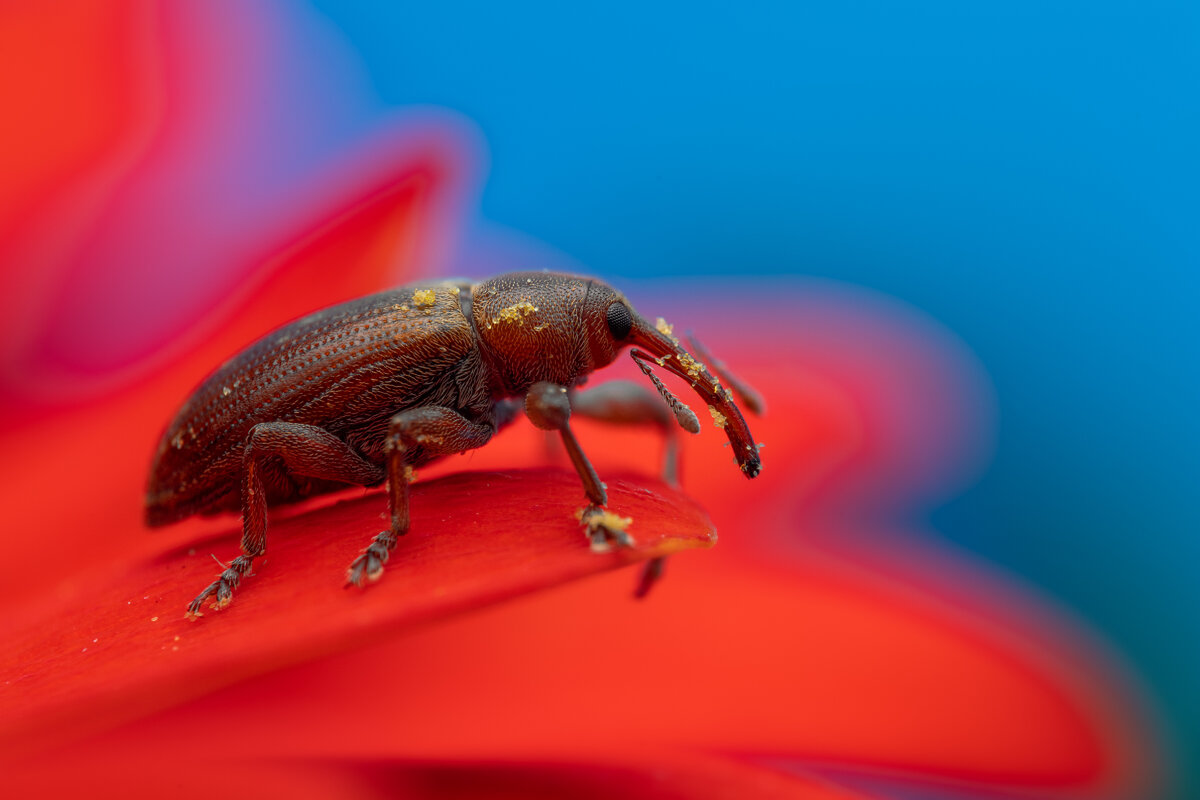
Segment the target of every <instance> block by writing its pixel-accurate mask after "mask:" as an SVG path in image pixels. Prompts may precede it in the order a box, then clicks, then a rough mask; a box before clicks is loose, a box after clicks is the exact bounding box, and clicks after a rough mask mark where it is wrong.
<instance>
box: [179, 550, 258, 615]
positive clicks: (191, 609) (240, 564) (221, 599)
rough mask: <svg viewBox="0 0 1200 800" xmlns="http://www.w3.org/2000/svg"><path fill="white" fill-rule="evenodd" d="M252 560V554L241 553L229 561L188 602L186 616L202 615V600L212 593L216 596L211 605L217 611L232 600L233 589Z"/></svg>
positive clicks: (248, 568) (240, 580) (248, 569)
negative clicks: (213, 579) (223, 568)
mask: <svg viewBox="0 0 1200 800" xmlns="http://www.w3.org/2000/svg"><path fill="white" fill-rule="evenodd" d="M253 561H254V556H249V555H241V556H238V557H237V558H235V559H234V560H233V561H231V562H230V563H229V566H228V567H226V569H225V571H224V572H222V573H221V574H220V576H219V577H218V578H217V579H216V580H215V581H213V582H212V583H210V584H209V585H208V586H206V587H205V588H204V591H202V592H201V593H200V594H198V595H196V599H194V600H192V602H191V603H189V604H188V608H187V618H188V619H191V620H194V619H196V618H197V617H203V616H204V612H203V611H201V609H202V608H203V607H204V601H205V600H207V599H208V598H210V597H212V596H213V595H216V598H215V599H214V600H213V601H212V604H211V607H212V608H213V609H215V610H217V611H220V610H221V609H223V608H225V606H227V605H229V604H230V603H231V602H233V590H234V589H236V588H237V587H238V584H240V583H241V582H242V577H243V576H245V575H246V573H248V572H249V571H250V564H251V563H252V562H253Z"/></svg>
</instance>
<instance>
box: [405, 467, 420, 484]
mask: <svg viewBox="0 0 1200 800" xmlns="http://www.w3.org/2000/svg"><path fill="white" fill-rule="evenodd" d="M416 479H417V471H416V470H415V469H413V468H412V467H410V466H408V465H407V464H405V465H404V480H405V481H406V482H407V483H412V482H413V481H415V480H416Z"/></svg>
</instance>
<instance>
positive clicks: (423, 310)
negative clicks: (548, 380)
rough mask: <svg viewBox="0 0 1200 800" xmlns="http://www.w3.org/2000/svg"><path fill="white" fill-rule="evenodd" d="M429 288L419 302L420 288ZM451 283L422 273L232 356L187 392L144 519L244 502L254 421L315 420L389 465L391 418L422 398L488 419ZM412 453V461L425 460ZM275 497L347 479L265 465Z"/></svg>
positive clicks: (162, 447) (153, 475)
mask: <svg viewBox="0 0 1200 800" xmlns="http://www.w3.org/2000/svg"><path fill="white" fill-rule="evenodd" d="M421 290H430V291H433V293H434V302H433V304H432V305H425V306H417V305H416V304H415V303H414V301H413V294H414V293H415V292H416V291H421ZM455 291H457V292H458V294H459V296H461V294H462V292H463V291H469V288H467V287H463V286H460V285H455V284H431V283H424V284H421V285H420V286H414V287H411V288H409V287H404V288H401V289H398V290H396V291H390V292H383V293H380V294H376V295H371V296H369V297H364V298H360V299H358V300H352V301H350V302H347V303H343V304H341V305H338V306H333V307H332V308H328V309H325V310H323V311H319V312H317V313H315V314H311V315H309V316H307V317H304V318H303V319H300V320H297V321H296V322H293V323H291V324H290V325H286V326H284V327H283V328H280V329H279V330H277V331H275V332H274V333H272V334H270V335H268V336H266V337H265V338H263V339H261V340H260V341H259V342H257V343H256V344H254V345H252V346H251V347H250V348H249V349H247V350H245V351H243V352H242V353H240V354H238V355H237V356H235V357H234V358H232V359H230V360H229V361H227V362H226V363H225V364H224V365H222V366H221V367H220V369H218V370H217V371H216V372H215V373H214V374H213V375H211V376H210V377H209V378H208V379H207V380H206V381H205V382H204V383H203V384H201V386H200V387H199V388H198V389H197V390H196V391H195V392H194V393H193V394H192V396H191V397H190V398H189V399H188V401H187V402H186V403H185V404H184V406H183V408H182V409H181V410H180V411H179V413H178V414H177V415H176V417H175V419H174V421H172V422H171V424H170V426H169V427H168V428H167V430H166V432H165V433H164V434H163V436H162V439H161V441H160V442H159V445H158V451H157V453H156V455H155V458H154V464H153V466H152V467H151V472H150V483H149V486H148V489H147V494H146V520H147V522H148V523H149V524H151V525H162V524H167V523H170V522H175V521H177V520H181V519H184V518H185V517H188V516H191V515H193V514H209V513H218V512H222V511H239V510H241V498H240V496H239V492H240V487H241V480H240V476H241V471H242V462H243V452H242V451H243V449H244V447H245V443H246V436H247V434H248V433H249V432H250V429H251V428H253V427H254V426H255V425H257V424H259V423H262V422H273V421H277V420H286V421H290V422H297V423H303V424H307V425H314V426H318V427H321V428H324V429H325V430H327V431H329V432H330V433H332V434H333V435H334V436H336V437H338V438H339V439H342V440H343V441H345V442H347V443H348V444H349V445H350V446H352V447H354V448H355V449H357V450H358V451H359V452H360V453H361V454H362V455H363V457H364V458H366V459H367V460H369V461H371V462H373V463H375V464H380V465H382V463H383V448H384V439H385V436H386V433H387V427H388V420H390V419H391V418H392V417H393V416H394V415H395V414H397V413H398V412H400V411H403V410H405V409H409V408H415V407H418V406H421V405H446V406H450V407H453V408H459V409H462V410H463V411H464V412H465V413H467V414H469V415H471V416H473V417H476V418H479V419H484V420H486V419H488V417H489V415H490V414H491V413H492V403H491V398H490V396H489V393H488V391H487V382H486V377H485V376H486V373H485V370H484V367H483V363H482V360H481V358H480V353H479V344H478V341H477V340H476V337H475V336H474V334H473V329H472V326H471V323H470V322H469V321H468V319H467V317H466V316H465V314H464V313H463V309H462V306H461V305H460V304H459V302H458V300H457V297H456V295H455ZM418 465H419V464H418V463H416V459H415V458H414V463H413V464H412V466H418ZM264 483H265V484H266V487H267V497H268V503H269V504H272V505H274V504H277V503H283V502H289V501H295V500H301V499H304V498H306V497H310V496H312V495H315V494H319V493H321V492H328V491H334V490H337V489H343V488H345V486H346V484H345V483H342V482H333V481H319V480H314V479H312V478H308V477H305V476H298V475H295V474H294V473H290V472H289V471H288V470H286V469H285V467H284V465H283V464H282V463H281V462H280V461H279V460H275V461H272V462H270V463H268V464H267V465H265V468H264Z"/></svg>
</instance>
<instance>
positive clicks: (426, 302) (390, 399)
mask: <svg viewBox="0 0 1200 800" xmlns="http://www.w3.org/2000/svg"><path fill="white" fill-rule="evenodd" d="M694 346H695V345H694ZM626 347H630V348H631V349H630V355H631V356H632V357H633V359H634V360H635V361H636V362H637V363H638V366H639V367H640V368H641V370H642V372H643V373H645V374H646V376H647V377H649V378H650V380H651V383H652V384H653V386H654V388H655V389H656V390H657V391H658V394H659V395H661V397H662V399H663V400H665V401H666V407H665V408H664V406H663V403H662V402H659V401H657V400H654V399H653V394H652V393H651V392H650V391H649V388H648V387H646V386H644V385H642V384H632V383H628V382H623V381H618V382H612V383H608V384H603V385H601V386H598V387H596V388H594V389H590V390H587V391H584V390H578V391H577V387H579V386H580V384H582V383H583V381H584V379H585V378H586V377H587V376H588V375H589V374H590V373H592V372H593V371H595V370H597V369H600V368H602V367H604V366H607V365H608V364H610V363H612V362H613V360H614V359H616V357H617V356H618V355H619V354H620V352H621V351H622V350H623V349H625V348H626ZM652 363H653V364H655V365H657V366H660V367H662V368H663V369H665V370H666V371H668V372H671V373H673V374H675V375H676V376H678V377H680V378H682V379H683V380H685V381H687V382H688V383H689V384H690V385H691V386H692V388H693V389H694V390H695V391H696V393H697V394H698V395H699V396H700V398H701V400H702V401H703V402H704V403H705V404H706V405H707V406H708V408H709V412H710V413H711V414H712V417H713V421H714V423H715V424H717V426H718V427H721V428H723V429H724V431H725V434H726V436H727V437H728V438H729V442H730V444H731V446H732V448H733V454H734V458H735V459H736V462H737V464H738V466H739V468H740V469H741V471H742V473H743V474H745V475H746V476H747V477H750V478H753V477H755V476H756V475H758V473H759V471H760V469H761V461H760V459H759V453H758V446H757V445H755V443H754V440H753V439H752V438H751V436H750V431H749V429H748V428H747V426H746V421H745V419H744V418H743V416H742V413H741V411H740V410H739V408H738V404H737V403H736V402H735V397H737V398H738V400H740V401H741V402H742V403H743V404H746V405H747V407H749V408H753V409H755V410H757V408H758V407H759V405H760V403H761V401H759V400H758V399H757V397H755V396H753V395H752V392H751V390H749V389H746V388H744V387H743V386H742V385H741V384H740V383H738V382H737V381H736V379H734V378H733V377H732V376H730V375H728V373H727V372H725V370H724V368H723V366H717V364H716V363H715V362H714V364H713V369H712V371H710V369H709V367H707V366H705V365H704V364H703V363H701V362H700V361H698V360H697V359H695V358H693V357H692V355H690V354H689V353H688V352H687V351H686V350H685V349H684V348H683V347H682V346H681V345H680V343H679V340H678V339H676V338H675V337H674V336H673V335H672V329H671V327H670V326H669V325H667V324H666V322H664V321H663V320H662V319H659V320H658V321H657V323H656V324H655V325H651V324H650V323H648V322H647V321H646V320H645V319H644V318H643V317H642V316H640V315H639V314H638V313H637V312H636V311H635V310H634V309H633V307H632V306H631V305H630V304H629V301H628V300H626V299H625V297H624V296H623V295H622V294H621V293H620V292H618V291H616V290H615V289H613V288H612V287H610V286H608V285H607V284H605V283H603V282H602V281H599V280H595V279H591V278H585V277H579V276H575V275H565V274H559V273H551V272H528V273H509V274H505V275H500V276H498V277H495V278H492V279H489V280H485V281H482V282H480V283H476V284H471V283H469V282H467V281H440V282H438V281H426V282H421V283H416V284H411V285H409V286H405V287H401V288H399V289H395V290H392V291H388V292H382V293H380V294H376V295H371V296H369V297H364V298H360V299H358V300H353V301H350V302H347V303H343V304H340V305H337V306H333V307H331V308H327V309H324V310H322V311H318V312H316V313H315V314H311V315H309V316H307V317H304V318H302V319H299V320H296V321H295V322H292V323H290V324H288V325H285V326H283V327H282V328H279V329H278V330H276V331H275V332H273V333H271V334H269V335H267V336H265V337H264V338H262V339H261V340H259V341H258V342H256V343H254V344H253V345H251V346H250V347H248V348H247V349H246V350H244V351H242V352H241V353H239V354H238V355H236V356H234V357H233V358H232V359H230V360H229V361H227V362H226V363H225V364H223V365H222V366H221V367H220V368H219V369H218V370H217V371H216V372H215V373H213V374H212V375H211V376H210V377H209V378H208V379H207V380H206V381H204V383H202V384H201V385H200V387H199V388H197V389H196V390H195V391H194V392H193V393H192V395H191V396H190V397H189V398H188V399H187V400H186V402H185V403H184V404H183V407H182V408H181V409H180V410H179V412H178V413H177V414H176V416H175V418H174V420H172V422H171V423H170V424H169V425H168V426H167V429H166V431H165V432H164V433H163V436H162V439H161V440H160V442H159V445H158V449H157V451H156V453H155V455H154V459H153V463H152V464H151V467H150V476H149V480H148V482H147V488H146V505H145V511H146V522H147V524H149V525H151V526H157V525H165V524H169V523H172V522H176V521H178V520H182V519H184V518H186V517H189V516H192V515H194V514H206V515H207V514H216V513H221V512H228V511H240V512H241V514H242V554H241V555H239V556H238V557H237V558H235V559H234V560H233V561H232V562H230V563H229V565H228V566H227V567H226V568H225V569H224V570H223V571H222V573H221V574H220V575H219V576H218V577H217V579H216V580H215V581H213V582H212V584H210V585H209V586H208V587H207V588H205V589H204V591H202V592H201V593H200V594H199V595H198V596H197V597H196V599H195V600H193V601H192V603H191V604H190V605H189V607H188V614H189V616H193V617H195V616H199V615H200V613H201V609H202V608H203V606H204V604H205V603H206V602H207V601H209V600H210V599H211V604H212V605H213V606H214V607H217V608H222V607H224V606H225V605H227V604H228V603H229V602H230V600H231V599H232V596H233V591H234V589H235V588H236V587H237V586H238V585H239V584H240V582H241V580H242V578H243V577H244V576H245V575H246V573H247V572H249V570H250V566H251V564H252V563H253V560H254V559H255V558H257V557H259V556H261V555H262V554H263V553H265V552H266V530H267V509H268V507H270V506H272V505H278V504H283V503H289V502H295V501H298V500H302V499H305V498H308V497H312V496H314V495H318V494H322V493H326V492H331V491H337V490H340V489H344V488H346V487H347V486H348V485H361V486H376V485H379V484H385V483H386V487H387V497H388V508H389V510H390V512H391V513H390V519H391V524H390V526H389V528H388V530H385V531H383V532H381V533H380V534H379V535H378V536H376V537H375V538H374V539H373V540H372V542H371V543H370V544H369V545H368V547H367V548H366V549H365V550H364V551H363V553H362V554H361V555H360V556H359V557H358V558H357V559H356V560H355V561H354V563H353V564H351V565H350V568H349V570H348V572H347V576H346V578H347V583H348V584H353V585H362V584H363V583H364V582H366V581H372V580H375V579H377V578H378V577H379V576H380V575H381V574H382V572H383V565H384V564H385V563H386V562H387V560H388V557H389V555H390V553H391V550H392V548H393V547H394V546H395V545H396V542H397V540H398V539H399V537H400V536H402V535H403V534H404V533H406V532H407V530H408V526H409V514H408V503H409V492H408V487H409V483H410V482H411V478H412V474H413V469H414V468H416V467H419V466H421V465H423V464H427V463H429V462H430V461H433V460H435V459H439V458H442V457H443V456H447V455H450V454H453V453H462V452H465V451H467V450H471V449H474V448H477V447H482V446H483V445H484V444H486V443H487V442H488V441H489V440H490V439H491V438H492V436H494V435H495V434H496V432H497V431H498V430H499V429H500V428H501V427H503V426H505V425H507V424H508V423H510V422H512V421H513V420H514V419H515V418H516V416H517V415H518V414H519V413H520V411H522V410H524V412H525V414H526V416H528V417H529V419H530V420H531V421H532V422H533V423H534V424H535V425H537V426H538V427H541V428H544V429H546V430H556V431H558V432H559V434H560V436H561V438H562V441H563V445H564V446H565V447H566V450H567V453H568V455H569V456H570V458H571V462H572V464H573V465H574V467H575V469H576V471H577V472H578V474H579V476H580V479H581V480H582V482H583V489H584V493H585V494H586V495H587V499H588V505H587V506H586V507H585V508H583V509H581V511H580V513H579V518H580V522H581V523H582V524H583V525H584V527H585V529H586V532H587V535H588V537H589V539H590V541H591V543H592V547H593V549H597V550H601V549H606V548H608V547H611V546H613V545H617V546H621V545H628V544H631V543H632V539H631V538H630V536H629V534H628V533H627V532H626V531H625V525H626V524H628V520H627V519H624V518H622V517H620V516H618V515H617V514H614V513H613V512H611V511H609V510H608V509H607V503H608V500H607V494H606V492H605V490H604V485H603V483H602V482H601V481H600V479H599V477H598V476H597V474H596V471H595V470H594V469H593V468H592V465H591V463H590V462H589V461H588V459H587V456H586V455H585V454H584V453H583V450H582V448H581V447H580V445H579V442H578V441H577V440H576V438H575V435H574V433H573V432H572V430H571V425H570V417H571V414H572V413H576V414H582V415H585V416H590V417H595V418H601V419H607V420H610V421H616V422H652V423H655V424H657V425H659V427H660V428H661V429H662V430H663V431H664V432H666V433H667V435H668V436H673V431H674V427H673V426H674V424H675V423H676V422H677V423H678V424H679V425H680V426H682V427H683V428H685V429H686V430H689V431H691V432H693V433H695V432H698V431H699V422H698V420H697V418H696V415H695V414H694V413H692V411H691V410H690V409H689V408H688V407H687V406H686V405H684V404H683V403H681V402H680V401H679V400H678V399H677V398H676V397H675V396H674V395H673V394H671V392H670V391H669V390H668V389H667V388H666V386H664V385H663V383H662V381H661V380H659V378H658V377H657V375H655V373H654V371H653V369H652V368H651V366H650V365H651V364H652ZM714 373H715V374H714ZM722 379H724V380H725V383H724V384H723V383H722ZM668 410H669V412H670V413H668ZM669 452H673V451H669ZM672 457H673V456H669V458H668V464H667V468H666V475H667V479H668V480H672V478H673V475H674V467H673V465H672V464H671V463H670V459H671V458H672ZM661 566H662V565H661V562H656V563H654V564H652V565H651V569H649V570H648V571H647V574H650V573H651V572H653V574H654V575H657V574H658V573H659V572H661Z"/></svg>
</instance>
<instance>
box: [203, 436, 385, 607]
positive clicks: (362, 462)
mask: <svg viewBox="0 0 1200 800" xmlns="http://www.w3.org/2000/svg"><path fill="white" fill-rule="evenodd" d="M276 457H277V458H281V459H283V463H284V464H285V465H286V466H287V469H288V472H290V473H291V474H293V475H298V476H304V477H308V478H318V479H322V480H334V481H342V482H344V483H348V484H359V485H363V486H370V485H372V484H376V483H379V482H380V481H381V480H383V477H384V471H383V468H382V467H380V466H378V465H376V464H372V463H371V462H369V461H367V460H366V459H364V458H363V457H362V456H360V455H359V454H358V453H356V452H355V451H354V450H353V449H352V448H351V447H350V446H349V445H348V444H346V443H345V442H343V441H342V440H341V439H338V438H337V437H336V436H334V435H333V434H331V433H329V432H328V431H326V430H325V429H324V428H318V427H316V426H314V425H300V424H297V423H292V422H263V423H260V424H258V425H255V426H254V427H253V428H251V429H250V433H249V434H247V436H246V445H245V449H244V450H243V451H242V554H241V555H240V556H238V557H237V558H235V559H234V560H233V561H231V562H230V563H229V565H228V566H227V567H226V568H225V570H224V571H223V572H222V573H221V574H220V575H219V576H218V577H217V579H216V580H215V581H213V582H212V583H211V584H209V585H208V586H207V587H206V588H205V589H204V591H202V592H200V594H198V595H197V596H196V599H195V600H193V601H192V602H191V604H190V605H189V606H188V612H187V613H188V616H189V617H199V616H201V608H202V607H203V606H204V602H205V601H206V600H208V599H209V598H210V597H212V598H213V602H212V607H213V608H218V609H220V608H224V607H225V606H227V605H229V603H230V601H231V600H232V599H233V590H234V589H236V588H237V587H238V584H240V583H241V581H242V578H243V577H245V576H246V574H247V573H248V572H249V571H250V566H251V565H252V564H253V563H254V559H255V558H257V557H259V556H261V555H262V554H263V553H265V552H266V549H267V495H266V489H265V487H264V486H263V481H262V475H261V470H262V465H263V462H264V461H265V460H266V459H268V458H276Z"/></svg>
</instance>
